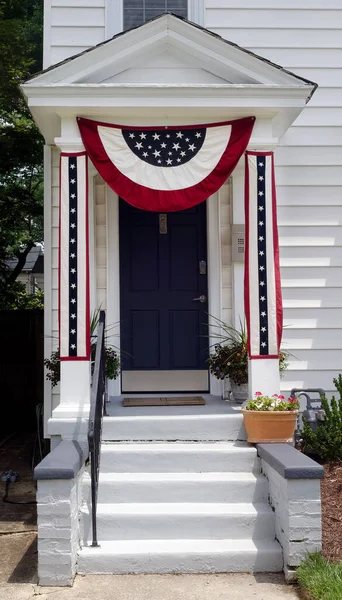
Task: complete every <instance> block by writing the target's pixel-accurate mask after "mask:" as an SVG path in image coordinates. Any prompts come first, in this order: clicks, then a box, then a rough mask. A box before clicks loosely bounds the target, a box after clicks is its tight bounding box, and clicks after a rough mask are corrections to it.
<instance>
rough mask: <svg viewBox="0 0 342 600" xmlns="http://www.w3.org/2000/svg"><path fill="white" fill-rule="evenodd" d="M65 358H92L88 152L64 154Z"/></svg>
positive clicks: (62, 312) (61, 250)
mask: <svg viewBox="0 0 342 600" xmlns="http://www.w3.org/2000/svg"><path fill="white" fill-rule="evenodd" d="M59 218H60V221H59V348H60V357H61V360H89V358H90V310H89V244H88V238H89V235H88V228H89V225H88V173H87V156H86V153H77V154H65V153H62V154H61V159H60V214H59Z"/></svg>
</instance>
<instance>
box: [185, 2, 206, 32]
mask: <svg viewBox="0 0 342 600" xmlns="http://www.w3.org/2000/svg"><path fill="white" fill-rule="evenodd" d="M188 21H192V22H193V23H197V25H201V26H202V27H204V0H188Z"/></svg>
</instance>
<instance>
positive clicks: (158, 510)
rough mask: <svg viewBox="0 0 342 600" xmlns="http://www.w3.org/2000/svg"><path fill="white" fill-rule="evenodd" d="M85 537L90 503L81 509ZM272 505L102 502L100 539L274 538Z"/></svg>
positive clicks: (99, 507) (98, 512)
mask: <svg viewBox="0 0 342 600" xmlns="http://www.w3.org/2000/svg"><path fill="white" fill-rule="evenodd" d="M81 513H82V519H83V532H84V535H83V539H84V541H85V543H86V542H87V540H90V536H91V518H90V514H89V509H88V507H87V506H84V505H83V507H82V510H81ZM274 526H275V523H274V513H273V512H272V509H271V508H270V506H269V505H268V504H266V503H264V504H251V503H236V504H235V503H230V504H226V503H224V504H222V503H217V502H216V503H205V502H203V503H202V502H199V503H193V502H190V503H186V502H184V503H175V502H174V503H159V504H155V503H142V504H141V503H139V504H135V503H132V504H98V507H97V528H98V539H99V540H100V543H101V542H102V540H103V541H108V540H151V539H163V540H171V539H174V538H178V539H217V540H218V539H224V538H227V536H229V538H230V539H240V538H253V539H254V540H255V539H274V536H275V531H274Z"/></svg>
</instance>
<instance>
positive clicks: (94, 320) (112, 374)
mask: <svg viewBox="0 0 342 600" xmlns="http://www.w3.org/2000/svg"><path fill="white" fill-rule="evenodd" d="M99 316H100V309H96V310H95V311H94V313H93V315H92V317H91V321H90V339H91V350H90V352H91V356H90V359H91V372H92V373H93V369H94V362H95V351H96V339H97V336H96V331H97V327H98V324H99ZM44 365H45V366H46V368H47V373H46V379H48V380H49V381H51V384H52V387H55V386H56V385H57V384H58V383H59V381H60V378H61V362H60V354H59V348H57V349H56V350H54V351H53V352H52V353H51V356H50V358H46V359H45V360H44ZM119 373H120V355H119V353H118V352H117V349H116V348H115V347H114V346H112V345H109V344H108V345H107V344H106V345H105V374H106V377H107V379H116V378H117V377H118V375H119Z"/></svg>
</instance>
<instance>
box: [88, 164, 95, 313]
mask: <svg viewBox="0 0 342 600" xmlns="http://www.w3.org/2000/svg"><path fill="white" fill-rule="evenodd" d="M89 163H90V161H89ZM89 163H88V189H89V195H88V202H89V284H90V285H89V292H90V316H91V315H92V313H93V311H94V310H96V308H97V302H96V246H95V204H96V200H95V169H94V168H92V166H91V163H90V164H89Z"/></svg>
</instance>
